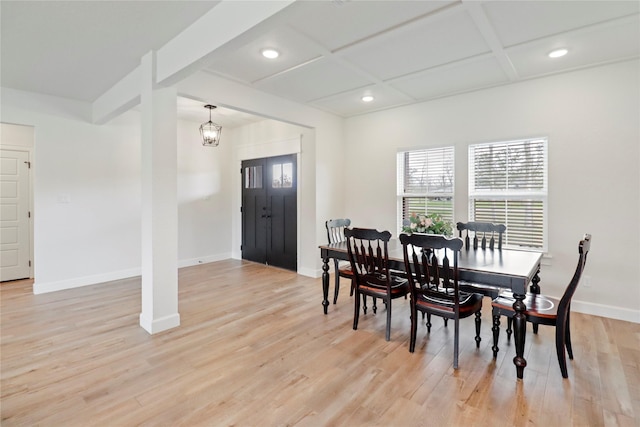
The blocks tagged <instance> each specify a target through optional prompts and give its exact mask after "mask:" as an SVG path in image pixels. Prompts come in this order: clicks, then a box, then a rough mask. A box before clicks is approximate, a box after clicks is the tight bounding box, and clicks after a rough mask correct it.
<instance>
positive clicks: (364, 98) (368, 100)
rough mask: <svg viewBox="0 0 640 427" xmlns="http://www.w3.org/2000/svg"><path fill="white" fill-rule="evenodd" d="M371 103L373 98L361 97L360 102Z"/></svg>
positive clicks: (369, 96) (368, 96)
mask: <svg viewBox="0 0 640 427" xmlns="http://www.w3.org/2000/svg"><path fill="white" fill-rule="evenodd" d="M371 101H373V96H371V95H365V96H363V97H362V102H371Z"/></svg>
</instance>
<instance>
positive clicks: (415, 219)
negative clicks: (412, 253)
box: [402, 213, 453, 236]
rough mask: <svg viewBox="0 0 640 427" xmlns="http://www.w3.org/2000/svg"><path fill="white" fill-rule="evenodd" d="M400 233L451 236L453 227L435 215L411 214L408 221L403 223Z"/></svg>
mask: <svg viewBox="0 0 640 427" xmlns="http://www.w3.org/2000/svg"><path fill="white" fill-rule="evenodd" d="M402 231H403V232H405V233H409V234H411V233H427V234H444V235H445V236H451V235H452V234H453V225H452V224H451V223H450V222H449V221H446V220H444V219H443V218H442V216H440V215H439V214H437V213H432V214H429V215H424V214H417V213H412V214H411V215H410V216H409V219H408V220H405V221H404V223H403V226H402Z"/></svg>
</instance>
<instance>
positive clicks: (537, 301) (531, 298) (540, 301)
mask: <svg viewBox="0 0 640 427" xmlns="http://www.w3.org/2000/svg"><path fill="white" fill-rule="evenodd" d="M590 247H591V235H590V234H585V235H584V238H583V239H582V240H580V243H579V244H578V254H579V256H578V266H577V267H576V271H575V273H574V274H573V277H572V278H571V281H570V282H569V285H567V287H566V289H565V291H564V294H563V295H562V298H560V299H557V298H552V297H549V296H545V295H541V294H532V293H528V294H527V295H526V298H525V299H524V303H525V304H526V306H527V307H526V309H525V311H524V314H525V316H526V318H527V321H528V322H531V323H533V324H540V325H550V326H555V328H556V353H557V355H558V364H559V365H560V372H561V373H562V377H563V378H568V376H569V375H568V373H567V359H566V354H565V348H566V353H568V354H569V359H571V360H573V350H572V348H571V333H570V331H569V323H570V322H569V318H570V314H571V298H572V297H573V294H574V293H575V291H576V288H577V287H578V283H579V282H580V277H582V272H583V271H584V267H585V264H586V262H587V254H588V253H589V249H590ZM514 302H515V298H513V294H512V293H511V292H510V291H504V292H502V293H501V294H500V295H499V296H498V297H497V298H496V299H494V300H493V302H492V304H491V306H492V307H493V328H492V330H493V347H492V349H493V357H496V356H497V354H498V337H499V334H500V316H508V317H509V319H512V318H513V315H514V314H515V310H514V309H513V303H514ZM510 337H511V336H510V334H507V338H510Z"/></svg>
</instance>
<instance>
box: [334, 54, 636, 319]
mask: <svg viewBox="0 0 640 427" xmlns="http://www.w3.org/2000/svg"><path fill="white" fill-rule="evenodd" d="M639 76H640V70H639V63H638V61H631V62H625V63H619V64H615V65H609V66H602V67H598V68H593V69H589V70H584V71H579V72H574V73H570V74H564V75H559V76H552V77H547V78H544V79H537V80H532V81H527V82H523V83H519V84H514V85H510V86H504V87H499V88H494V89H489V90H484V91H478V92H474V93H469V94H465V95H460V96H455V97H450V98H444V99H441V100H436V101H432V102H427V103H422V104H416V105H412V106H407V107H402V108H396V109H393V110H388V111H383V112H378V113H373V114H368V115H363V116H360V117H354V118H351V119H348V120H346V122H345V140H346V153H347V155H348V156H349V157H351V158H355V159H357V161H355V162H352V163H351V165H350V166H349V167H348V168H347V169H346V171H347V172H346V174H347V176H346V181H347V182H348V183H349V189H348V191H349V194H350V195H351V196H350V197H348V198H347V200H346V209H345V210H346V212H347V214H348V216H349V217H350V218H351V219H352V221H353V223H354V224H357V225H360V226H372V227H377V228H379V229H383V228H384V229H388V230H391V231H392V232H393V234H396V233H397V230H396V204H395V200H396V166H395V154H396V152H397V151H398V149H399V148H407V147H416V148H417V147H429V146H442V145H454V146H455V150H456V197H455V215H456V220H466V219H467V212H468V208H467V206H468V203H467V198H466V194H467V170H466V167H467V160H466V157H467V147H468V145H469V144H470V143H477V142H486V141H503V140H510V139H516V138H526V137H535V136H547V137H548V138H549V218H548V219H549V254H550V256H551V257H552V258H551V260H550V261H549V262H548V264H549V265H544V266H543V269H542V273H541V278H542V281H541V282H540V285H541V287H542V290H543V292H545V293H548V294H550V295H556V296H559V295H561V294H562V291H563V290H564V287H565V286H566V285H567V284H568V282H569V280H570V278H571V276H572V274H573V271H574V270H575V266H576V262H577V245H578V241H579V240H580V238H581V237H582V235H583V233H591V234H592V235H593V243H592V247H591V253H590V254H589V259H588V262H587V267H586V270H585V274H586V275H588V276H590V277H591V286H590V287H586V286H584V285H585V282H584V281H583V282H582V284H581V286H580V287H579V288H578V291H577V293H576V295H575V297H574V304H573V308H574V309H576V310H580V311H585V312H589V313H593V314H602V315H606V316H609V317H615V318H622V319H626V320H633V321H636V322H640V173H639V170H640V168H639V166H640V151H639V150H640V149H639V147H640V97H639V94H640V84H639V80H640V78H639ZM372 171H375V172H372Z"/></svg>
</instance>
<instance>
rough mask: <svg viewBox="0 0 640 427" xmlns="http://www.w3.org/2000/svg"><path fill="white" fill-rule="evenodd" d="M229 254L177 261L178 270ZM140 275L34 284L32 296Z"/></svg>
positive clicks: (112, 274)
mask: <svg viewBox="0 0 640 427" xmlns="http://www.w3.org/2000/svg"><path fill="white" fill-rule="evenodd" d="M230 257H231V254H230V253H224V254H217V255H209V256H205V257H200V258H192V259H183V260H179V261H178V268H182V267H190V266H192V265H198V264H205V263H208V262H214V261H222V260H225V259H229V258H230ZM141 274H142V269H141V268H140V267H138V268H130V269H128V270H119V271H112V272H109V273H103V274H95V275H92V276H84V277H75V278H72V279H66V280H57V281H54V282H38V280H37V278H36V282H34V284H33V293H34V294H36V295H37V294H44V293H47V292H55V291H63V290H65V289H73V288H79V287H81V286H89V285H97V284H99V283H104V282H111V281H113V280H120V279H128V278H129V277H136V276H140V275H141Z"/></svg>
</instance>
